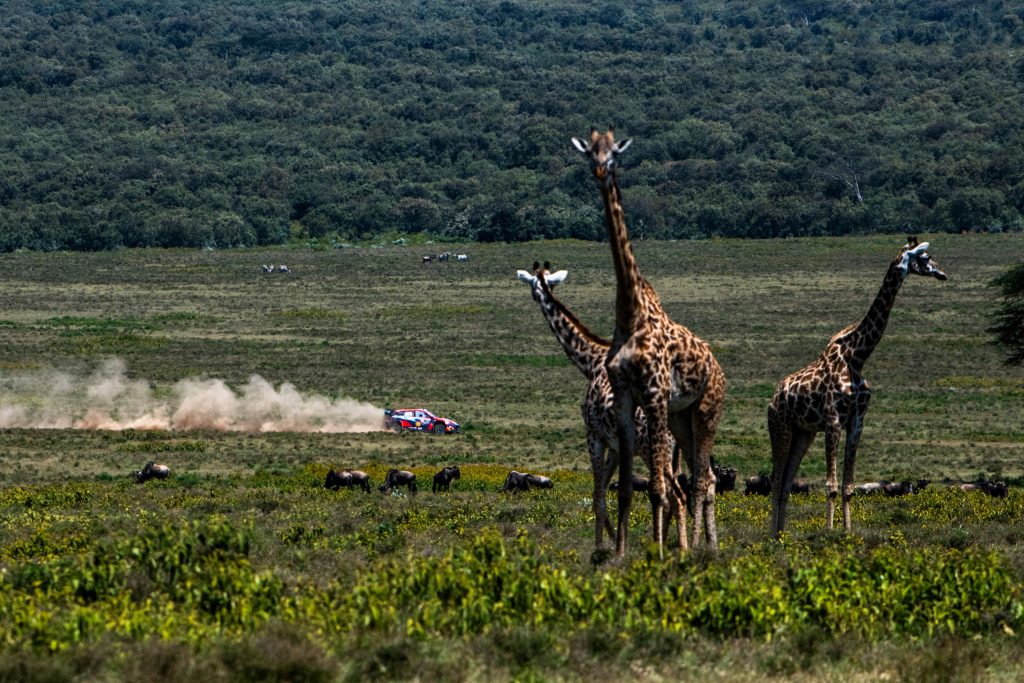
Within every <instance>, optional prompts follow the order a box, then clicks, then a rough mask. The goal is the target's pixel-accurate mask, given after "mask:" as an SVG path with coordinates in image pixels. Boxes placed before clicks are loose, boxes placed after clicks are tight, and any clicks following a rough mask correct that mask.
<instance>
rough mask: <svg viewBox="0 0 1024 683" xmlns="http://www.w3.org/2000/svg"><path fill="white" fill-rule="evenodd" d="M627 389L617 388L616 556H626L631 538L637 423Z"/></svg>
mask: <svg viewBox="0 0 1024 683" xmlns="http://www.w3.org/2000/svg"><path fill="white" fill-rule="evenodd" d="M626 389H627V388H625V387H624V388H621V389H620V388H616V390H615V395H616V397H617V399H616V406H615V408H616V420H617V422H618V433H619V434H618V435H619V452H618V457H619V495H618V502H619V518H618V529H617V531H616V535H615V554H616V555H617V556H618V557H623V556H624V555H625V554H626V540H627V538H628V537H629V509H630V507H631V506H632V504H633V454H634V453H635V452H636V422H635V420H634V417H633V410H634V408H633V399H632V396H630V395H629V392H628V390H626Z"/></svg>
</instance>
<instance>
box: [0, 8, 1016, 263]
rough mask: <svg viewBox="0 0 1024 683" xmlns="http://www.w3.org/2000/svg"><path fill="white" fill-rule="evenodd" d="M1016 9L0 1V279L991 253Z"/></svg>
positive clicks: (1008, 177) (1007, 188) (1002, 206)
mask: <svg viewBox="0 0 1024 683" xmlns="http://www.w3.org/2000/svg"><path fill="white" fill-rule="evenodd" d="M1022 44H1024V7H1022V6H1021V5H1020V4H1019V3H1012V2H999V1H995V0H979V2H974V3H964V2H960V1H959V0H892V1H891V2H854V1H853V0H850V1H848V2H833V1H830V0H789V1H786V0H771V1H769V0H729V1H719V2H710V1H702V0H689V1H688V2H685V3H681V2H674V1H673V2H668V1H662V0H639V1H637V2H629V3H624V2H623V3H616V2H604V3H602V2H598V3H596V4H594V3H590V2H582V1H577V0H550V1H547V2H543V3H541V2H531V1H528V0H501V1H497V0H474V1H473V2H451V1H449V2H441V1H440V0H420V1H410V0H373V1H372V2H369V1H363V0H347V1H345V0H340V1H339V0H330V1H329V2H328V1H323V2H267V1H258V0H252V1H250V2H241V1H238V0H171V1H158V0H82V1H77V2H76V1H72V0H65V1H60V0H56V1H54V2H46V3H38V2H30V1H29V0H7V2H5V3H3V5H2V6H0V113H2V116H0V138H2V144H0V155H2V158H0V251H6V250H11V249H16V248H21V247H29V248H38V249H63V248H71V249H108V248H115V247H119V246H126V247H131V246H150V245H160V246H204V245H210V246H234V245H253V244H270V243H280V242H283V241H286V240H288V239H291V238H295V237H299V238H303V239H304V238H307V237H317V238H324V237H334V238H337V239H339V240H357V239H366V238H370V237H372V236H374V235H379V234H381V233H383V232H386V231H401V232H425V233H429V234H432V235H436V236H440V237H451V238H458V239H469V240H480V241H489V240H502V241H513V240H525V239H531V238H535V237H579V238H585V239H600V238H602V237H603V234H604V231H603V224H602V221H601V213H600V202H599V200H598V197H597V194H596V192H595V190H594V187H593V181H592V180H591V179H590V178H589V174H588V170H587V168H586V164H585V163H584V162H583V160H582V159H580V158H577V156H576V154H575V152H574V151H573V150H572V149H571V147H570V143H569V137H570V136H572V135H576V136H581V135H585V134H586V132H587V131H588V130H589V127H590V126H591V125H592V124H593V125H597V126H599V127H600V128H602V129H603V128H604V126H605V125H607V124H608V123H614V124H616V125H617V132H618V133H619V136H620V137H624V136H630V137H633V138H634V139H635V144H634V145H633V146H632V147H631V148H630V150H629V152H628V154H627V155H626V156H625V158H624V159H623V162H624V171H623V173H622V176H621V184H622V186H623V189H624V193H625V198H626V202H627V207H626V208H627V212H628V214H627V215H628V216H629V219H630V224H631V229H632V230H633V231H634V232H635V233H637V234H642V235H644V236H646V237H654V238H693V237H701V236H712V235H728V236H756V237H767V236H782V235H817V234H846V233H864V232H872V231H893V230H904V229H914V230H930V231H931V230H950V231H952V230H964V229H972V230H982V229H985V230H1010V229H1012V230H1017V229H1021V225H1022V210H1024V154H1022V150H1024V144H1022V143H1024V95H1022V92H1024V88H1022V85H1024V83H1022V81H1024V56H1022V55H1024V53H1022V51H1021V47H1022Z"/></svg>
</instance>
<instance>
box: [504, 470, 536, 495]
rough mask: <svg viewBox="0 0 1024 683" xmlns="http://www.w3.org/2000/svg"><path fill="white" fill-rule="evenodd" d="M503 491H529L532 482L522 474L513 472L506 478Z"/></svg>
mask: <svg viewBox="0 0 1024 683" xmlns="http://www.w3.org/2000/svg"><path fill="white" fill-rule="evenodd" d="M501 490H502V491H529V490H530V480H529V479H527V475H525V474H523V473H522V472H516V471H515V470H512V471H511V472H509V473H508V476H507V477H505V483H504V484H502V486H501Z"/></svg>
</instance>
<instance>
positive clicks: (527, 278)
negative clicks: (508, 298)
mask: <svg viewBox="0 0 1024 683" xmlns="http://www.w3.org/2000/svg"><path fill="white" fill-rule="evenodd" d="M516 276H517V277H518V278H519V279H520V280H522V281H523V282H525V283H526V284H528V285H533V283H534V281H535V280H536V279H537V278H535V277H534V276H533V275H530V274H529V273H527V272H526V271H525V270H517V271H516Z"/></svg>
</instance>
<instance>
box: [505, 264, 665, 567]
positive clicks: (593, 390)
mask: <svg viewBox="0 0 1024 683" xmlns="http://www.w3.org/2000/svg"><path fill="white" fill-rule="evenodd" d="M550 271H551V264H549V263H547V262H545V263H544V265H543V266H541V265H540V264H539V263H536V262H535V263H534V264H533V271H532V272H527V271H525V270H520V271H517V275H518V277H519V279H520V280H522V281H523V282H525V283H527V284H528V285H530V291H531V292H532V294H533V299H534V301H536V302H537V303H538V304H540V310H541V313H543V314H544V319H545V320H547V321H548V326H550V327H551V331H552V332H553V333H554V334H555V338H556V339H558V342H559V343H560V344H561V345H562V349H563V350H564V351H565V355H567V356H568V357H569V360H570V361H572V363H573V365H575V366H576V368H577V369H578V370H579V371H580V372H582V373H583V375H584V376H585V377H586V378H587V380H588V381H589V384H588V386H587V393H586V394H585V395H584V397H583V403H582V405H581V406H580V407H581V410H582V412H583V424H584V425H585V427H586V433H587V452H588V453H589V455H590V471H591V473H592V474H593V477H594V497H593V507H594V544H595V547H598V548H600V547H601V545H602V543H603V540H604V530H605V529H607V530H608V536H609V537H611V536H612V535H613V532H612V525H611V522H610V521H609V520H608V505H607V502H606V496H605V494H606V492H607V490H608V483H609V481H610V480H611V475H612V471H613V469H614V467H615V465H616V463H617V462H618V451H619V441H618V433H617V430H616V420H615V410H614V401H613V395H612V385H611V383H610V382H609V381H608V371H607V370H606V368H605V358H607V356H608V349H609V348H610V347H611V342H609V341H608V340H607V339H604V338H602V337H599V336H598V335H596V334H594V333H593V332H591V331H590V330H589V329H588V328H587V326H586V325H584V324H583V323H582V322H580V320H579V318H577V317H576V315H575V314H574V313H573V312H572V311H571V310H569V308H568V307H567V306H566V305H565V304H563V303H562V302H561V301H560V300H559V299H558V298H557V297H555V294H554V292H553V291H552V289H553V287H554V286H555V285H557V284H558V283H560V282H562V281H563V280H565V278H566V277H568V275H569V273H568V272H567V271H565V270H560V271H558V272H555V273H552V272H550ZM634 419H635V422H636V434H637V451H638V455H640V457H641V458H642V459H643V460H644V462H645V463H646V464H647V465H648V467H650V464H651V449H650V440H649V439H648V437H647V435H648V432H647V425H646V423H645V421H644V416H643V412H642V411H640V410H639V409H637V411H636V413H635V418H634ZM675 474H678V473H676V472H673V473H671V475H672V476H674V475H675Z"/></svg>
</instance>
